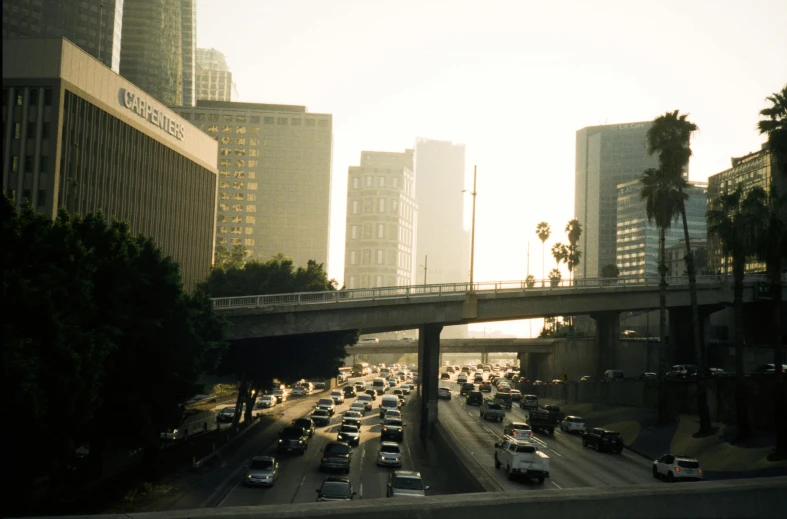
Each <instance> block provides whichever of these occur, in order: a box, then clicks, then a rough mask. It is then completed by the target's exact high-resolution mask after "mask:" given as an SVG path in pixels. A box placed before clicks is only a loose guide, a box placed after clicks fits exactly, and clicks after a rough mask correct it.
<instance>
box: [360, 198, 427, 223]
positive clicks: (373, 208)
mask: <svg viewBox="0 0 787 519" xmlns="http://www.w3.org/2000/svg"><path fill="white" fill-rule="evenodd" d="M386 200H387V199H385V198H378V199H376V202H375V199H369V198H367V199H364V200H363V212H364V213H375V212H376V213H385V212H386V211H388V212H391V213H398V212H399V208H400V206H399V200H396V199H392V200H387V202H386ZM401 209H402V211H401V213H402V214H401V215H400V216H401V217H402V218H404V219H405V220H407V221H408V222H409V221H412V217H413V208H412V207H411V206H408V205H402V206H401ZM350 214H361V202H360V201H359V200H350Z"/></svg>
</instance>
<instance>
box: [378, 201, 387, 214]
mask: <svg viewBox="0 0 787 519" xmlns="http://www.w3.org/2000/svg"><path fill="white" fill-rule="evenodd" d="M378 211H379V212H381V213H384V212H385V198H381V199H380V208H379V209H378Z"/></svg>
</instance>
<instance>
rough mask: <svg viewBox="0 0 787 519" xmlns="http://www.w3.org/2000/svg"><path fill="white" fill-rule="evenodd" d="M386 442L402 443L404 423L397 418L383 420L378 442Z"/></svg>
mask: <svg viewBox="0 0 787 519" xmlns="http://www.w3.org/2000/svg"><path fill="white" fill-rule="evenodd" d="M386 440H393V441H398V442H401V441H404V423H403V422H402V420H400V419H398V418H386V419H384V420H383V428H382V431H380V441H386Z"/></svg>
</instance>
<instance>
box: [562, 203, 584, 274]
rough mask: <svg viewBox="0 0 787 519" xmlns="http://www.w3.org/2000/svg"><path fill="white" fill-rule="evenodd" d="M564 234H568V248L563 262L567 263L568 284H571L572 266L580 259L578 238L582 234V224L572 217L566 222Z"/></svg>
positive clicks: (577, 263)
mask: <svg viewBox="0 0 787 519" xmlns="http://www.w3.org/2000/svg"><path fill="white" fill-rule="evenodd" d="M566 234H567V235H568V243H569V245H568V249H567V251H566V258H565V260H564V261H565V262H566V265H568V277H569V284H573V275H572V274H573V271H574V267H576V266H577V265H579V263H580V262H581V261H582V252H580V250H579V238H580V237H581V236H582V225H581V224H580V223H579V220H577V219H576V218H574V219H573V220H569V221H568V223H567V224H566Z"/></svg>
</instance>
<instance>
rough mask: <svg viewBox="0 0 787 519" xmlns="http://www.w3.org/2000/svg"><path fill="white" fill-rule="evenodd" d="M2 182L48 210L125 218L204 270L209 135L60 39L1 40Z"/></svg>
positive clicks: (201, 273) (196, 277)
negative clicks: (102, 214)
mask: <svg viewBox="0 0 787 519" xmlns="http://www.w3.org/2000/svg"><path fill="white" fill-rule="evenodd" d="M3 125H4V130H3V131H4V141H3V190H4V192H5V193H6V195H7V196H9V197H10V198H12V199H13V200H15V201H16V202H21V201H22V200H23V199H28V200H29V201H30V202H31V203H32V205H33V207H35V208H37V209H38V210H39V211H41V212H43V213H45V214H48V215H50V216H51V217H52V218H54V217H55V216H56V214H57V211H58V209H59V208H61V207H65V208H66V209H68V210H70V211H73V212H79V213H83V214H85V213H89V212H95V211H98V210H101V211H103V212H104V213H105V214H106V215H107V216H108V217H112V218H116V219H118V220H123V221H126V222H128V224H129V225H130V227H131V229H132V231H133V232H135V233H142V234H145V235H147V236H150V237H151V238H152V239H153V240H155V242H156V244H157V245H158V246H159V247H161V249H162V251H163V252H164V253H165V254H167V255H170V256H172V258H173V259H174V260H175V261H177V262H178V263H180V265H181V273H182V278H183V282H184V283H185V285H186V286H187V287H194V286H195V285H196V283H198V282H200V281H202V280H204V279H205V278H206V277H207V276H208V274H209V273H210V267H211V264H212V262H213V242H214V235H215V232H214V231H215V215H216V191H217V183H218V177H217V168H216V153H217V145H216V143H215V142H214V140H213V139H211V138H210V137H208V136H207V135H205V134H204V133H202V132H200V131H199V130H198V129H197V128H195V127H194V126H192V125H191V124H189V123H188V122H187V121H185V120H183V119H182V118H180V117H178V116H177V115H176V114H175V113H173V112H172V111H170V110H168V109H167V108H165V107H164V106H163V105H161V104H160V103H158V102H157V101H156V100H155V99H153V97H152V96H151V95H149V94H148V93H147V92H145V91H143V90H142V89H140V88H138V87H137V86H136V85H134V84H132V83H130V82H129V81H128V80H126V79H124V78H122V77H120V76H119V75H117V74H115V73H113V72H111V71H110V70H109V69H107V68H106V67H105V66H103V65H102V64H101V63H100V62H99V61H97V60H96V59H94V58H92V57H91V56H90V55H89V54H87V53H86V52H85V51H83V50H81V49H80V48H79V47H77V46H76V45H73V44H72V43H70V42H69V41H67V40H64V39H28V40H3Z"/></svg>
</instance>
